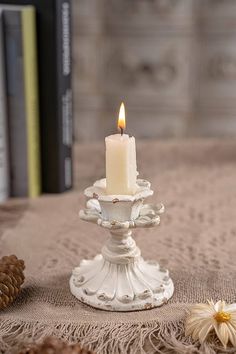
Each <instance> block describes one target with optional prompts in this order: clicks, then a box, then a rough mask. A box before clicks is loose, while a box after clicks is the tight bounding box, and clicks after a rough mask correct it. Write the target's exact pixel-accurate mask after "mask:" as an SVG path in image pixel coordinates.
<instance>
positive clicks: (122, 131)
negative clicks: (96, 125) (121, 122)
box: [120, 127, 124, 136]
mask: <svg viewBox="0 0 236 354" xmlns="http://www.w3.org/2000/svg"><path fill="white" fill-rule="evenodd" d="M120 134H121V136H122V135H123V134H124V129H123V128H122V127H120Z"/></svg>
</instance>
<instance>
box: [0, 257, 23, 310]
mask: <svg viewBox="0 0 236 354" xmlns="http://www.w3.org/2000/svg"><path fill="white" fill-rule="evenodd" d="M24 269H25V265H24V261H22V260H21V259H18V258H17V257H16V256H14V255H11V256H4V257H2V258H1V259H0V310H2V309H4V308H5V307H7V306H8V305H10V304H11V303H12V302H13V301H14V300H15V298H16V297H17V295H18V293H19V292H20V287H21V285H22V284H23V282H24V279H25V277H24V273H23V270H24Z"/></svg>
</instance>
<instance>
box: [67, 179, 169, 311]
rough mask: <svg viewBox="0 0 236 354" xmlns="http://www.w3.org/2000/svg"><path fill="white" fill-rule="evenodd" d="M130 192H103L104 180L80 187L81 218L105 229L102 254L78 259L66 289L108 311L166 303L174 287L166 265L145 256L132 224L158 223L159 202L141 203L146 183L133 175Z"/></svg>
mask: <svg viewBox="0 0 236 354" xmlns="http://www.w3.org/2000/svg"><path fill="white" fill-rule="evenodd" d="M137 183H138V189H137V193H136V194H135V195H132V196H127V195H125V196H121V195H119V196H117V195H116V196H108V195H106V193H105V187H106V186H105V180H104V179H103V180H100V181H97V182H96V183H95V184H94V186H92V187H89V188H87V189H86V190H85V195H86V196H87V198H88V199H89V200H88V202H87V208H86V209H85V210H81V211H80V218H81V219H83V220H85V221H89V222H93V223H96V224H97V225H99V226H102V227H103V228H105V229H108V230H109V231H110V238H109V239H108V240H107V242H106V244H105V245H104V246H103V248H102V252H101V254H99V255H97V256H96V257H95V258H94V259H93V260H82V262H81V263H80V266H79V267H76V268H75V269H74V270H73V273H72V276H71V279H70V289H71V292H72V294H73V295H74V296H76V297H77V298H78V299H79V300H80V301H82V302H83V303H86V304H88V305H90V306H92V307H95V308H99V309H103V310H107V311H135V310H145V309H149V308H153V307H157V306H161V305H162V304H164V303H166V302H167V301H168V300H169V299H170V297H171V296H172V295H173V292H174V285H173V282H172V280H171V278H170V277H169V272H168V270H167V269H164V268H161V267H160V266H159V264H158V263H157V262H155V261H144V260H143V258H142V257H141V252H140V249H139V248H138V247H137V246H136V243H135V241H134V239H133V238H132V229H134V228H137V227H152V226H155V225H158V224H159V223H160V215H161V214H162V213H163V212H164V206H163V205H162V204H159V205H157V206H153V205H149V204H143V201H144V198H146V197H147V196H149V195H152V194H153V192H152V191H151V189H150V183H149V182H147V181H144V180H138V181H137Z"/></svg>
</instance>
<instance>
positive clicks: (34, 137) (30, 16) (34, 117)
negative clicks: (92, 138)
mask: <svg viewBox="0 0 236 354" xmlns="http://www.w3.org/2000/svg"><path fill="white" fill-rule="evenodd" d="M22 39H23V52H24V55H23V65H24V89H25V108H26V127H27V157H28V158H27V160H28V166H27V167H28V195H29V196H30V197H36V196H38V195H39V194H40V192H41V176H40V175H41V170H40V143H39V139H40V136H39V102H38V72H37V46H36V43H37V42H36V14H35V8H34V7H33V6H27V7H25V8H24V9H23V10H22Z"/></svg>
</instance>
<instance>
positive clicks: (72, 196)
mask: <svg viewBox="0 0 236 354" xmlns="http://www.w3.org/2000/svg"><path fill="white" fill-rule="evenodd" d="M74 158H75V161H76V166H75V167H76V168H75V170H76V173H75V184H76V188H77V191H73V192H70V193H66V194H63V195H54V196H42V197H40V198H38V199H35V200H26V199H25V200H16V201H14V200H11V201H9V202H8V203H6V204H4V205H2V206H1V207H0V221H1V227H0V256H3V255H8V254H16V255H17V256H18V257H19V258H22V259H24V260H25V264H26V270H25V276H26V281H25V285H24V287H23V290H22V292H21V294H20V296H19V297H18V299H17V300H16V301H15V303H14V304H13V305H11V306H10V307H9V308H7V309H5V310H4V311H1V312H0V352H1V353H5V352H6V353H12V352H13V351H14V349H17V348H19V347H20V346H22V345H23V344H25V343H28V342H30V341H40V340H42V339H43V338H44V337H45V336H47V335H52V334H53V335H56V336H59V337H62V338H64V339H68V340H69V341H71V342H73V341H80V342H81V343H82V344H84V345H87V346H89V347H90V348H92V349H94V350H96V351H97V353H102V354H103V353H109V354H110V353H114V354H116V353H131V354H133V353H158V352H159V353H215V352H219V353H224V352H235V349H233V348H228V349H226V350H223V349H222V347H221V346H220V344H219V342H218V341H217V340H216V338H213V339H211V340H210V341H209V342H207V343H206V344H204V345H200V344H199V343H193V342H192V341H191V338H187V337H185V335H184V319H185V316H186V311H187V310H188V309H189V307H190V306H191V304H192V303H195V302H205V301H206V300H207V299H213V300H215V301H216V300H219V299H224V300H226V301H227V302H236V256H235V255H236V141H217V140H195V141H192V140H189V141H169V142H146V143H145V142H140V143H138V153H137V158H138V167H139V172H140V177H142V178H145V179H148V180H149V181H150V182H151V183H152V189H153V190H154V195H153V197H152V198H151V199H150V201H152V202H163V203H164V204H165V207H166V212H165V214H164V215H163V217H162V219H161V226H159V227H155V228H152V229H145V230H142V229H137V230H135V232H134V238H135V240H136V242H137V244H138V246H139V247H140V248H141V251H142V255H143V257H144V258H145V259H154V260H158V261H159V263H160V264H161V265H163V266H165V267H167V268H168V269H169V271H170V275H171V277H172V279H173V281H174V284H175V293H174V296H173V298H172V299H171V300H170V301H169V303H168V304H166V305H164V306H162V307H159V308H156V309H152V310H147V311H140V312H130V313H118V312H105V311H100V310H96V309H93V308H90V307H89V306H86V305H83V304H82V303H80V302H79V301H78V300H77V299H76V298H74V297H73V296H72V295H71V293H70V291H69V285H68V282H69V277H70V275H71V270H72V269H73V268H74V267H75V266H77V265H78V264H79V262H80V261H81V259H83V258H91V257H94V256H95V255H96V254H97V253H99V252H100V249H101V246H102V244H103V242H104V241H105V239H106V237H107V236H108V233H107V232H106V230H104V229H102V228H100V227H98V226H96V225H93V224H90V223H86V222H83V221H81V220H80V219H79V218H78V211H79V209H81V208H83V207H84V202H85V199H84V196H83V191H82V190H83V188H84V187H86V186H88V185H91V184H92V183H93V182H94V181H95V180H96V179H99V178H101V177H103V176H104V146H103V145H102V144H101V145H90V146H88V145H87V146H85V145H79V146H77V147H76V150H75V155H74Z"/></svg>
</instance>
